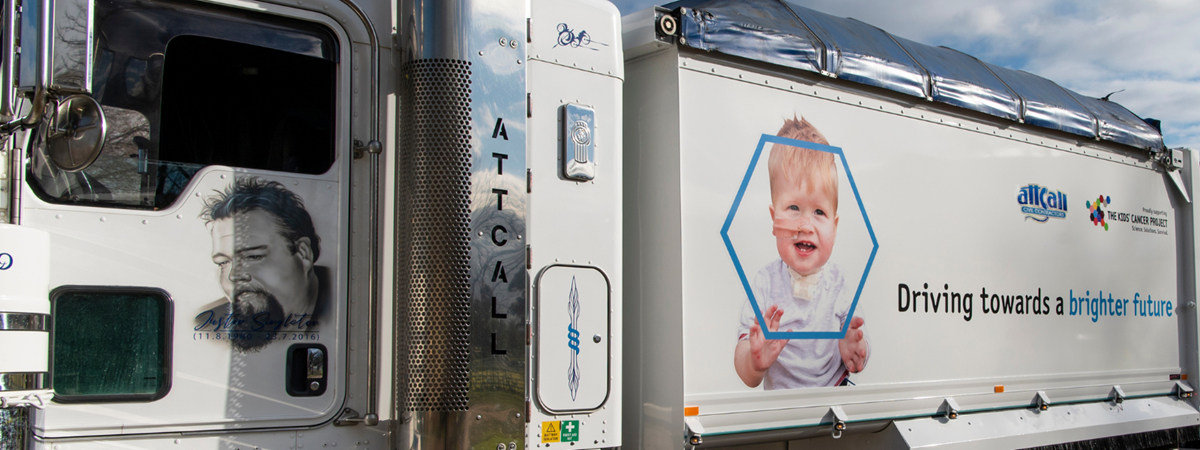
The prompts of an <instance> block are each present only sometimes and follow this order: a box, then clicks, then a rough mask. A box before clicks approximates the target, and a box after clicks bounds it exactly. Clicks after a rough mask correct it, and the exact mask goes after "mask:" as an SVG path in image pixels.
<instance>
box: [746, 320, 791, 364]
mask: <svg viewBox="0 0 1200 450" xmlns="http://www.w3.org/2000/svg"><path fill="white" fill-rule="evenodd" d="M763 317H765V318H766V319H767V330H769V331H772V332H775V331H779V321H780V319H782V318H783V310H782V309H780V308H779V307H778V306H775V305H772V306H769V307H767V310H766V311H765V312H763ZM755 323H758V321H757V320H755ZM761 325H762V324H761V323H758V325H754V326H751V327H750V337H749V338H748V340H749V341H750V364H751V365H752V366H754V370H756V371H760V372H761V371H765V370H767V369H770V368H771V365H773V364H775V360H776V359H779V353H780V352H782V351H783V348H784V347H786V346H787V343H788V341H787V339H772V340H769V341H768V340H767V338H766V336H764V335H763V332H762V328H761V327H760V326H761Z"/></svg>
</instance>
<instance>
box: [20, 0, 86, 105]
mask: <svg viewBox="0 0 1200 450" xmlns="http://www.w3.org/2000/svg"><path fill="white" fill-rule="evenodd" d="M9 1H15V0H9ZM21 2H22V5H21V31H20V36H21V58H20V71H19V75H18V78H17V80H18V81H17V87H18V88H19V89H20V90H21V91H22V92H32V91H36V90H37V89H38V88H43V89H48V90H49V91H51V92H53V93H54V94H56V95H69V94H87V93H89V92H91V89H92V70H91V69H92V56H93V55H92V52H93V50H92V48H93V46H92V40H93V36H94V32H93V28H94V27H93V24H92V13H93V6H92V1H91V0H21Z"/></svg>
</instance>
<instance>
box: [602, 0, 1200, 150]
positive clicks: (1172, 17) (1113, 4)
mask: <svg viewBox="0 0 1200 450" xmlns="http://www.w3.org/2000/svg"><path fill="white" fill-rule="evenodd" d="M791 1H793V2H794V3H796V4H799V5H801V6H805V7H808V8H811V9H815V10H817V11H821V12H824V13H826V14H832V15H835V16H841V17H853V18H855V19H858V20H861V21H863V22H866V23H869V24H871V25H875V26H877V27H879V28H882V29H884V30H886V31H888V32H889V33H892V34H894V35H896V36H900V37H904V38H908V39H911V40H914V41H917V42H921V43H924V44H929V45H943V46H946V47H950V48H953V49H956V50H960V51H963V52H965V53H968V54H971V55H973V56H975V57H977V58H979V59H982V60H984V61H987V62H990V63H993V64H998V65H1001V66H1005V67H1009V68H1012V69H1018V70H1024V71H1027V72H1031V73H1035V74H1038V75H1041V76H1043V77H1045V78H1048V79H1050V80H1053V81H1055V82H1056V83H1058V84H1059V85H1062V86H1063V87H1066V88H1068V89H1071V90H1073V91H1075V92H1078V93H1080V94H1084V95H1088V96H1092V97H1102V96H1104V95H1105V94H1108V93H1110V92H1114V91H1120V90H1122V89H1124V91H1123V92H1119V93H1116V94H1113V95H1112V97H1111V100H1113V101H1115V102H1117V103H1120V104H1121V105H1123V106H1125V107H1126V108H1128V109H1129V110H1131V111H1133V112H1134V114H1137V115H1139V116H1141V117H1153V118H1155V119H1159V120H1161V121H1162V127H1163V139H1164V141H1165V142H1166V144H1167V146H1168V147H1170V148H1177V147H1187V148H1191V149H1198V150H1200V31H1197V30H1200V25H1197V24H1200V1H1196V0H791ZM613 3H614V4H616V5H617V8H619V9H620V10H621V14H628V13H631V12H634V11H638V10H641V9H644V8H647V7H650V6H652V5H654V4H656V3H657V4H660V5H661V4H665V3H667V2H655V1H651V0H613Z"/></svg>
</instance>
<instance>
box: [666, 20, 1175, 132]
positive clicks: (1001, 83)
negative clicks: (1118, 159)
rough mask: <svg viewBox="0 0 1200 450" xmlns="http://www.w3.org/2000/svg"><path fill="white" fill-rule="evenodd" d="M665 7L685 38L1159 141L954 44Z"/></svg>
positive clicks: (992, 110) (1006, 113) (1103, 105)
mask: <svg viewBox="0 0 1200 450" xmlns="http://www.w3.org/2000/svg"><path fill="white" fill-rule="evenodd" d="M666 8H668V9H672V10H676V11H679V13H680V14H679V16H680V22H681V25H680V32H681V34H680V36H681V37H682V38H683V39H682V40H681V42H680V44H681V45H684V46H688V47H692V48H697V49H701V50H705V51H711V52H718V53H723V54H726V55H732V56H738V57H742V58H747V59H752V60H756V61H762V62H767V63H771V64H777V65H781V66H785V67H791V68H796V69H800V70H806V71H810V72H818V73H823V74H827V75H831V76H835V77H837V78H840V79H843V80H847V81H853V82H856V83H861V84H866V85H870V86H875V87H879V88H883V89H887V90H891V91H895V92H900V93H903V94H907V95H911V96H915V97H923V98H928V99H932V100H933V101H936V102H940V103H945V104H949V105H954V106H958V107H961V108H966V109H969V110H972V111H977V112H980V113H984V114H988V115H992V116H996V117H1000V118H1004V119H1007V120H1013V121H1023V122H1026V123H1029V124H1030V125H1034V126H1038V127H1042V128H1048V129H1052V130H1058V131H1063V132H1067V133H1071V134H1075V135H1079V136H1084V137H1088V138H1095V137H1097V136H1098V137H1099V139H1101V140H1104V141H1111V142H1116V143H1120V144H1125V145H1129V146H1132V147H1137V148H1139V149H1147V150H1150V151H1153V152H1157V151H1161V150H1162V149H1163V148H1164V145H1163V140H1162V133H1161V132H1159V131H1158V130H1156V129H1155V128H1154V127H1151V126H1149V125H1148V124H1146V123H1145V122H1144V121H1143V120H1142V119H1141V118H1140V117H1138V116H1137V115H1135V114H1133V113H1132V112H1130V111H1129V110H1127V109H1125V108H1124V107H1122V106H1121V105H1119V104H1116V103H1113V102H1110V101H1106V100H1099V99H1095V98H1091V97H1087V96H1084V95H1081V94H1078V93H1075V92H1071V91H1069V90H1067V89H1066V88H1063V87H1061V86H1059V85H1057V84H1055V83H1054V82H1052V81H1050V80H1047V79H1045V78H1041V77H1039V76H1037V75H1033V74H1030V73H1027V72H1022V71H1016V70H1012V69H1006V68H1003V67H999V66H995V65H991V64H987V63H984V62H982V61H979V60H978V59H976V58H974V57H972V56H970V55H967V54H965V53H961V52H958V51H956V50H952V49H949V48H945V47H933V46H928V45H924V44H920V43H916V42H913V41H910V40H907V39H904V38H900V37H898V36H893V35H891V34H888V33H887V32H886V31H883V30H881V29H879V28H876V27H874V26H872V25H869V24H866V23H863V22H860V21H858V20H855V19H848V18H841V17H835V16H831V15H828V14H824V13H821V12H817V11H814V10H811V9H808V8H804V7H801V6H798V5H795V4H792V3H789V2H785V1H779V0H739V1H730V0H683V1H678V2H674V3H670V4H667V5H666ZM680 8H684V9H680Z"/></svg>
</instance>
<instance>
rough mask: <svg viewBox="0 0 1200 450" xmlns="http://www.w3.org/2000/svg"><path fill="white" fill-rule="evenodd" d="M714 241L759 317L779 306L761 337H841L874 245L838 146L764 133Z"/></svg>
mask: <svg viewBox="0 0 1200 450" xmlns="http://www.w3.org/2000/svg"><path fill="white" fill-rule="evenodd" d="M768 144H771V145H770V146H768ZM764 150H766V151H764ZM772 151H779V152H783V153H781V155H780V156H779V157H776V158H772V157H771V153H772ZM788 152H795V153H788ZM771 166H774V167H773V168H772V167H771ZM833 171H836V172H833ZM773 178H774V179H773ZM831 180H832V181H831ZM721 239H722V240H723V241H724V243H725V248H726V250H727V251H728V252H729V257H730V259H731V260H732V262H733V267H734V269H735V270H736V271H737V274H738V278H739V280H740V281H741V283H742V288H743V289H744V290H745V294H746V298H747V300H748V304H749V307H750V309H752V311H753V314H754V317H756V318H757V321H758V322H757V323H759V324H766V323H768V322H767V320H766V318H765V317H764V313H765V312H766V311H767V310H768V306H767V305H772V306H774V307H775V308H776V309H779V310H783V313H782V318H783V319H784V320H782V321H781V324H780V326H779V327H778V329H776V330H770V329H769V327H765V326H764V327H761V329H762V331H763V335H764V337H765V338H766V339H842V338H843V337H845V334H846V330H849V329H850V321H851V320H852V319H853V318H854V311H855V309H856V308H857V307H858V301H859V299H860V296H861V295H862V291H863V286H864V285H865V284H866V282H867V275H868V274H869V273H870V271H871V264H872V263H873V262H874V261H875V255H876V253H877V252H878V251H879V242H878V240H877V239H876V238H875V232H874V230H873V229H872V228H871V222H870V220H869V219H868V217H867V210H866V208H865V207H864V206H863V201H862V197H861V196H860V195H859V192H858V186H857V185H856V184H855V183H854V176H853V174H852V173H851V171H850V165H849V163H848V162H847V160H846V155H845V153H844V152H842V149H841V148H838V147H833V146H829V145H822V144H816V143H812V142H806V141H800V140H795V139H789V138H783V137H779V136H773V135H768V134H764V135H762V137H761V138H760V139H759V141H758V146H757V147H756V148H755V150H754V154H753V156H752V157H751V158H750V164H749V166H748V167H747V168H746V175H745V176H744V177H743V179H742V183H741V186H740V187H739V189H738V193H737V196H735V197H734V200H733V204H732V205H731V206H730V208H729V214H728V215H727V216H726V218H725V223H724V225H723V226H722V227H721ZM747 270H751V271H752V272H751V273H748V272H747ZM789 311H790V312H791V315H790V316H789V315H788V312H789ZM747 314H748V313H746V312H744V313H743V317H745V320H749V316H748V315H747ZM797 328H798V329H797Z"/></svg>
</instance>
